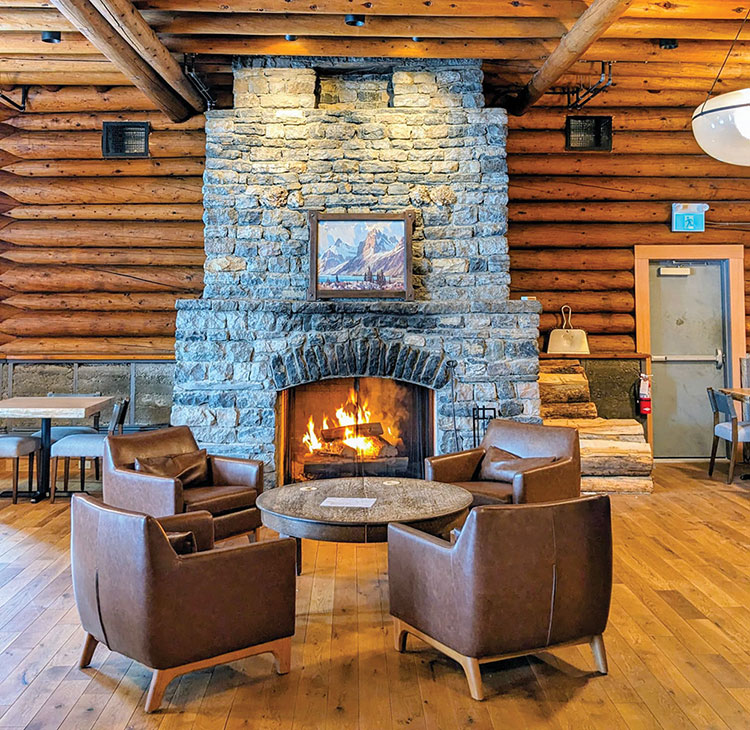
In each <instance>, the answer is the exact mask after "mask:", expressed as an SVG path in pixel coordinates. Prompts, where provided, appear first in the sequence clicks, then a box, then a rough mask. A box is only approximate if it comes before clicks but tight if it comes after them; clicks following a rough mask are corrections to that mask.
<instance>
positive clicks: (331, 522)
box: [257, 477, 472, 542]
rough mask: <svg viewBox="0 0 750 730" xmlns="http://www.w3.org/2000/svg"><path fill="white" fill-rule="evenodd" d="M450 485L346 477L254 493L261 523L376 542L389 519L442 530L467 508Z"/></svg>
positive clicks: (299, 533)
mask: <svg viewBox="0 0 750 730" xmlns="http://www.w3.org/2000/svg"><path fill="white" fill-rule="evenodd" d="M330 497H333V498H355V499H368V498H370V499H374V500H375V502H374V504H373V505H372V506H371V507H339V506H324V505H323V504H322V503H323V502H324V501H325V500H326V499H328V498H330ZM471 502H472V496H471V493H470V492H468V491H467V490H465V489H462V488H461V487H457V486H455V485H453V484H443V483H442V482H432V481H426V480H424V479H405V478H402V477H393V478H383V477H346V478H341V479H320V480H316V481H310V482H302V483H299V484H290V485H288V486H285V487H277V488H276V489H270V490H268V491H266V492H263V493H262V494H261V495H260V496H259V497H258V502H257V504H258V507H259V509H260V511H261V516H262V519H263V524H264V525H266V526H267V527H270V528H272V529H275V530H277V531H279V532H280V533H282V534H285V535H292V536H294V537H308V538H311V539H316V540H335V541H340V542H382V541H384V540H385V539H386V536H387V529H388V523H389V522H403V523H406V524H411V525H414V526H420V527H422V528H423V529H427V530H428V531H431V530H430V528H431V527H432V528H434V529H435V530H436V531H437V532H442V531H443V530H444V529H445V528H447V527H449V526H450V525H451V524H452V523H454V522H455V521H456V520H457V519H460V518H461V517H462V516H463V514H464V513H465V512H466V511H467V510H468V508H469V507H470V505H471Z"/></svg>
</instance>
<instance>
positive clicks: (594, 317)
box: [539, 312, 635, 335]
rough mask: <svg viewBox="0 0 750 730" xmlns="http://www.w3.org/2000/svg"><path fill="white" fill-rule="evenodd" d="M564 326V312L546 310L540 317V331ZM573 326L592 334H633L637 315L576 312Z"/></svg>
mask: <svg viewBox="0 0 750 730" xmlns="http://www.w3.org/2000/svg"><path fill="white" fill-rule="evenodd" d="M562 326H563V320H562V314H560V313H559V312H558V313H554V312H545V313H543V314H542V315H541V316H540V317H539V331H540V332H549V331H550V330H553V329H559V328H560V327H562ZM573 327H575V328H577V329H582V330H585V331H586V332H590V333H592V334H597V335H608V334H633V333H634V332H635V317H634V316H633V315H632V314H611V313H574V314H573Z"/></svg>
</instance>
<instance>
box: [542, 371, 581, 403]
mask: <svg viewBox="0 0 750 730" xmlns="http://www.w3.org/2000/svg"><path fill="white" fill-rule="evenodd" d="M539 399H540V401H541V402H542V403H545V404H546V403H588V402H589V401H590V400H591V393H590V392H589V381H588V378H586V376H585V375H582V374H581V375H577V374H572V375H568V374H563V373H561V374H547V373H543V372H540V373H539Z"/></svg>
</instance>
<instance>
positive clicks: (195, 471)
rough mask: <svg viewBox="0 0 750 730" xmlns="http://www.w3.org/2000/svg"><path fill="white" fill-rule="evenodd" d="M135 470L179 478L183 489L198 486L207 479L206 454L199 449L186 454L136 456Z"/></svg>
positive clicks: (203, 450)
mask: <svg viewBox="0 0 750 730" xmlns="http://www.w3.org/2000/svg"><path fill="white" fill-rule="evenodd" d="M135 470H136V471H142V472H145V473H146V474H153V475H154V476H158V477H170V478H171V479H179V480H180V481H181V482H182V486H183V488H184V489H188V488H191V487H199V486H202V485H203V484H205V483H206V482H207V481H208V456H207V455H206V450H205V449H200V450H199V451H189V452H187V453H186V454H172V455H170V456H149V457H146V458H137V459H136V460H135Z"/></svg>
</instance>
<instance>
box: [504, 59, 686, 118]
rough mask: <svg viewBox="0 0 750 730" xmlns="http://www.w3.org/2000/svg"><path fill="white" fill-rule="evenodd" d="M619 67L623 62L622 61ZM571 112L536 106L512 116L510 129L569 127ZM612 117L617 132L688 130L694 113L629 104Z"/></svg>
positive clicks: (612, 114)
mask: <svg viewBox="0 0 750 730" xmlns="http://www.w3.org/2000/svg"><path fill="white" fill-rule="evenodd" d="M618 66H619V64H618ZM569 114H570V111H569V110H568V109H567V108H559V109H555V108H545V107H541V106H534V107H532V108H531V109H529V111H527V112H526V114H524V115H522V116H520V117H516V116H509V117H508V129H510V130H513V131H515V130H527V129H529V130H531V129H537V130H539V129H548V130H563V129H565V118H566V117H567V116H568V115H569ZM607 115H608V116H610V115H611V116H612V130H613V132H635V131H640V130H653V131H674V132H684V131H687V130H689V128H690V115H688V114H686V113H685V110H684V109H674V108H672V107H667V108H660V107H638V106H635V107H626V108H622V109H618V108H615V107H613V108H610V109H607Z"/></svg>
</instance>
